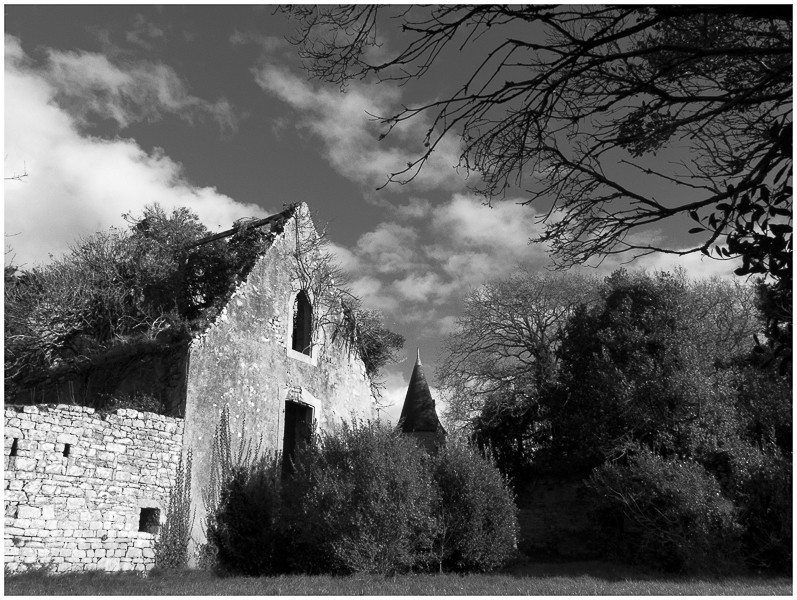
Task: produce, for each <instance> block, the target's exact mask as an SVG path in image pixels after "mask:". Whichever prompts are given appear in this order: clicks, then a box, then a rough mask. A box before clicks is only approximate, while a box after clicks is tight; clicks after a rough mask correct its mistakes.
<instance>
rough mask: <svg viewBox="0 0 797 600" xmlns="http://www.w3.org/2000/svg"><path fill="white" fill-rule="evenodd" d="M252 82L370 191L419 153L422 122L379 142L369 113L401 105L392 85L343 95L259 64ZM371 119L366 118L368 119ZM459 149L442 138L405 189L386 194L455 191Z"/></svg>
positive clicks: (351, 90) (407, 125)
mask: <svg viewBox="0 0 797 600" xmlns="http://www.w3.org/2000/svg"><path fill="white" fill-rule="evenodd" d="M254 74H255V81H256V82H257V84H258V85H259V86H260V87H261V88H262V89H263V90H264V91H265V92H267V93H269V94H272V95H274V96H276V97H277V98H279V99H280V100H282V101H284V102H286V103H287V104H288V105H290V106H291V107H292V108H293V109H294V110H295V111H296V113H297V119H296V124H297V127H298V128H299V129H300V130H302V131H304V132H307V133H309V134H310V135H312V136H315V137H317V138H318V139H320V140H321V142H322V143H323V151H324V155H325V157H326V158H327V160H328V161H329V163H330V164H331V165H332V167H333V168H334V169H335V170H337V171H338V172H339V173H341V174H342V175H343V176H344V177H347V178H348V179H350V180H352V181H355V182H357V183H361V184H363V185H366V186H368V187H369V188H371V189H373V188H375V187H378V186H381V185H383V184H384V183H385V181H386V179H387V175H388V174H389V173H392V172H397V171H399V170H401V169H403V168H404V167H405V166H406V165H407V163H408V162H410V161H412V160H414V159H416V158H417V157H418V153H419V151H421V152H422V151H423V148H422V145H421V142H422V140H423V135H424V133H425V131H426V129H428V124H427V123H426V122H425V121H424V120H423V119H422V118H418V119H413V120H412V121H410V122H407V123H404V124H402V125H400V126H398V127H396V128H395V129H394V130H393V132H392V133H391V134H390V136H389V137H387V138H385V139H383V140H381V141H380V139H379V137H380V133H381V132H382V131H383V129H384V128H383V126H382V125H380V124H379V123H378V122H376V120H375V119H374V117H373V115H379V116H384V115H389V114H392V113H394V112H395V111H396V109H397V108H398V107H399V105H400V93H401V92H400V90H399V88H397V87H388V86H368V87H367V88H366V87H362V86H359V85H357V84H356V83H354V84H352V85H351V86H350V87H349V89H348V90H347V92H346V93H340V91H339V90H338V89H337V88H331V87H326V86H314V85H312V84H311V83H309V82H308V81H306V80H305V79H303V78H301V77H299V76H297V75H296V74H294V73H293V72H291V71H290V70H288V69H286V68H285V67H282V66H277V65H274V64H271V63H264V64H262V65H261V66H260V67H258V68H256V69H255V70H254ZM369 115H370V116H369ZM457 149H458V145H457V142H455V141H450V140H445V142H444V143H443V144H441V145H440V146H439V147H438V148H437V150H436V151H435V153H433V154H432V156H431V158H430V159H429V161H428V163H427V164H426V166H425V167H424V169H423V171H422V172H421V174H420V175H419V177H418V178H417V179H416V180H415V181H414V182H413V184H412V186H411V187H410V188H406V187H400V186H389V187H388V188H386V189H388V190H389V191H398V190H399V189H400V190H401V191H402V192H406V191H407V190H408V189H422V188H424V187H426V188H428V187H430V186H431V187H434V188H440V189H448V190H453V189H459V188H461V187H462V178H461V177H460V175H459V174H458V173H457V171H456V170H455V169H454V168H453V166H454V165H456V164H457V161H458V152H457Z"/></svg>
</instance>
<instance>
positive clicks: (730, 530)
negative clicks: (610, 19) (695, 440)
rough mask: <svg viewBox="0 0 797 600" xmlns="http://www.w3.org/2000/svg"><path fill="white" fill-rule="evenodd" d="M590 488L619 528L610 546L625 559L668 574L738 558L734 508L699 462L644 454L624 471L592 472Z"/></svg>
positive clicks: (714, 566) (717, 566) (616, 468)
mask: <svg viewBox="0 0 797 600" xmlns="http://www.w3.org/2000/svg"><path fill="white" fill-rule="evenodd" d="M589 486H590V487H591V489H592V490H593V491H594V492H595V493H596V494H597V495H598V496H599V498H600V499H601V500H602V502H603V505H604V508H605V509H606V513H608V514H609V515H611V514H612V513H614V516H615V519H614V520H615V522H617V521H620V522H622V523H623V528H622V531H621V532H618V531H617V530H616V529H615V531H614V533H615V534H619V539H615V540H613V541H615V543H616V544H617V545H616V546H615V548H613V549H614V550H615V551H617V552H618V553H619V554H620V555H621V556H622V557H623V558H626V559H632V560H635V561H640V562H644V563H650V564H657V565H660V566H661V567H663V568H664V569H666V570H668V571H675V570H703V569H709V570H715V569H722V568H723V567H727V566H728V565H729V564H731V563H732V561H733V560H734V559H735V558H736V554H737V552H738V549H739V546H738V541H739V536H740V534H741V531H740V527H739V526H738V524H737V522H736V510H735V507H734V505H733V504H732V503H731V502H730V501H729V500H727V499H726V498H725V497H724V496H723V495H722V493H721V490H720V485H719V483H718V482H717V480H716V478H715V477H714V476H712V475H711V474H710V473H708V472H707V471H706V470H705V469H704V468H703V467H702V465H700V464H699V463H697V462H694V461H691V460H680V459H669V460H668V459H664V458H662V457H660V456H657V455H656V454H653V453H652V452H649V451H646V450H642V451H640V452H639V453H638V454H637V455H636V456H634V457H633V458H630V459H629V460H628V461H627V464H625V465H619V464H615V463H606V464H604V465H602V466H601V467H599V468H597V469H595V470H594V471H593V472H592V476H591V477H590V480H589ZM606 513H604V514H606ZM611 538H612V535H611V534H609V535H608V536H607V541H608V540H611Z"/></svg>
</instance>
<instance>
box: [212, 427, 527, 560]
mask: <svg viewBox="0 0 797 600" xmlns="http://www.w3.org/2000/svg"><path fill="white" fill-rule="evenodd" d="M222 426H225V423H222ZM227 437H229V436H227ZM217 439H219V440H222V441H223V439H226V438H225V435H217ZM218 446H220V447H226V446H229V443H228V442H227V443H220V444H218ZM217 456H218V457H220V462H222V463H224V464H225V465H227V466H225V467H224V468H222V469H219V470H218V471H219V473H221V472H222V471H223V472H224V473H226V474H220V475H219V476H218V477H217V479H218V480H219V482H220V483H221V485H220V488H219V492H218V499H217V501H214V502H210V503H209V504H210V505H212V506H216V507H217V508H216V510H214V511H212V514H211V515H210V518H209V519H208V548H207V549H206V555H207V556H211V557H212V558H213V563H214V566H215V568H216V569H217V570H218V571H220V572H223V573H240V574H246V575H264V574H271V573H276V572H285V571H292V572H305V573H380V574H393V573H400V572H408V571H411V570H428V569H431V568H438V569H440V570H442V569H443V568H444V567H445V568H450V569H456V570H460V571H473V570H475V571H489V570H492V569H495V568H497V567H499V566H501V565H502V564H504V563H505V562H506V561H507V559H508V558H509V557H510V556H511V555H512V553H513V552H514V547H515V543H516V536H517V518H516V509H515V506H514V502H513V498H512V495H511V492H510V491H509V489H508V487H507V485H506V483H505V481H504V479H503V477H502V476H501V474H500V472H499V471H498V470H497V469H496V468H495V466H493V465H492V464H491V462H490V461H489V460H486V459H485V458H483V457H482V456H481V455H480V454H479V453H478V452H477V451H475V450H473V449H471V448H470V447H468V446H467V445H466V444H465V443H464V442H454V443H452V444H451V446H450V447H448V448H444V449H443V450H441V451H440V453H439V454H438V455H437V456H436V457H432V456H429V455H428V454H427V453H426V452H425V451H424V450H423V449H422V448H421V447H420V446H419V445H418V444H417V443H416V441H415V440H413V439H412V438H411V437H408V436H406V435H404V434H402V433H400V432H398V431H396V430H395V429H393V428H392V427H390V426H388V425H387V424H384V423H381V422H379V421H376V422H371V421H367V422H356V421H355V422H354V423H353V424H351V425H348V424H343V426H342V427H341V428H339V429H338V430H337V431H335V432H333V433H326V434H322V435H320V436H318V437H317V438H316V439H315V440H314V441H313V443H312V444H310V445H308V446H306V447H304V448H302V449H299V450H298V452H297V453H296V455H295V457H294V459H295V460H294V468H293V469H292V472H290V473H288V472H283V471H282V469H281V468H280V465H279V461H277V460H275V459H270V460H263V459H259V460H255V461H247V460H244V461H243V462H241V463H240V465H239V466H235V465H233V466H231V467H230V466H229V465H230V464H233V463H234V462H235V461H232V462H231V461H230V456H231V453H230V452H227V451H223V452H218V453H217Z"/></svg>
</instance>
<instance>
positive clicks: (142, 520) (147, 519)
mask: <svg viewBox="0 0 797 600" xmlns="http://www.w3.org/2000/svg"><path fill="white" fill-rule="evenodd" d="M160 521H161V510H160V509H159V508H142V509H141V512H140V513H139V516H138V530H139V531H142V532H144V533H152V534H156V533H158V528H159V527H160Z"/></svg>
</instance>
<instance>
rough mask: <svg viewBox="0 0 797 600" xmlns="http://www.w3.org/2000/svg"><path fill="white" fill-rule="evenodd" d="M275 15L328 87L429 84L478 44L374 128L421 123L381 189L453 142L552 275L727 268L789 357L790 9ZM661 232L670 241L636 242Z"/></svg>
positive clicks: (491, 8) (308, 10) (349, 9)
mask: <svg viewBox="0 0 797 600" xmlns="http://www.w3.org/2000/svg"><path fill="white" fill-rule="evenodd" d="M285 10H286V12H288V13H289V14H290V15H291V16H292V17H294V18H295V19H296V21H297V33H296V35H295V36H294V37H293V39H292V41H293V42H294V43H295V44H296V45H297V46H298V49H299V54H300V56H301V57H302V58H303V59H304V64H305V68H306V69H307V70H308V72H309V73H310V74H311V75H312V76H314V77H317V78H319V79H321V80H324V81H327V82H331V83H334V84H337V85H339V86H340V87H341V88H345V87H346V85H347V84H349V82H351V81H353V80H360V79H366V80H375V81H378V82H397V83H400V84H407V83H410V82H412V81H413V80H416V79H420V78H423V77H427V76H432V77H433V76H434V73H440V70H439V69H440V68H441V65H442V64H443V63H444V61H445V58H444V57H445V56H446V55H447V54H448V55H449V56H451V55H453V54H454V53H459V52H460V51H463V50H467V49H468V48H470V47H472V48H477V49H478V52H479V55H478V56H479V57H480V58H479V59H478V60H476V62H474V63H473V64H472V66H471V67H470V68H468V69H466V70H465V71H466V73H465V75H463V77H462V80H460V81H458V82H455V83H453V84H452V85H451V86H450V87H449V88H448V89H442V90H439V91H438V95H437V97H436V98H435V99H433V100H427V99H424V98H418V99H417V101H416V102H415V103H414V104H409V103H408V104H407V105H406V106H402V108H401V109H400V110H399V111H398V112H396V113H395V114H387V115H379V116H378V117H379V119H380V122H381V123H382V124H383V125H384V126H385V131H384V133H383V136H386V135H390V132H391V131H392V130H393V129H394V128H395V127H397V126H398V125H399V124H401V123H403V122H405V121H408V120H416V121H420V122H422V123H425V124H428V129H427V131H426V134H425V137H424V139H423V140H418V142H419V146H418V153H417V158H416V159H415V160H413V161H411V162H410V163H409V164H406V165H397V169H396V171H394V172H392V173H389V174H386V179H387V182H388V183H389V182H399V183H401V182H407V181H409V180H411V179H413V178H414V177H415V176H416V175H417V174H418V172H419V171H420V170H421V169H422V168H423V167H424V165H425V164H426V162H427V160H428V159H429V157H430V156H431V155H432V153H433V152H434V151H435V149H436V148H438V146H439V144H440V142H441V140H442V139H443V138H444V137H445V136H447V135H449V134H453V135H456V136H459V138H460V140H461V145H460V156H459V165H458V166H459V167H460V168H463V169H464V170H465V171H467V172H468V173H470V172H473V173H475V174H477V175H479V176H480V177H479V178H478V180H479V183H476V184H475V185H474V189H475V190H476V191H477V192H479V193H480V194H482V195H483V197H484V199H485V201H486V202H487V203H490V202H492V201H494V200H497V199H500V198H503V197H504V196H505V195H506V194H507V193H509V192H511V191H513V189H514V190H517V191H519V192H520V193H522V194H524V195H525V196H526V198H527V200H526V203H527V204H531V205H534V206H536V207H538V208H539V209H540V210H541V211H542V212H543V214H544V215H545V223H546V228H545V230H544V233H543V234H542V235H541V236H540V237H539V240H540V241H545V242H548V243H550V245H551V248H552V250H553V256H554V258H555V260H557V261H558V262H559V263H560V264H561V265H564V266H567V265H570V264H574V263H580V262H586V261H589V260H591V259H592V260H600V259H601V257H605V256H606V255H609V254H615V253H621V252H631V253H633V254H634V255H643V254H647V253H651V252H666V253H672V254H679V255H682V254H687V253H691V252H702V253H704V254H707V255H710V256H712V257H714V258H718V259H725V258H731V257H741V259H742V261H743V264H742V266H741V267H740V268H739V269H738V271H737V273H738V274H739V275H749V274H754V275H760V276H763V277H765V278H767V279H768V281H769V282H770V283H771V284H772V285H771V287H769V288H767V289H766V290H765V291H766V293H768V294H769V296H770V301H771V308H772V313H771V315H770V319H771V320H772V325H771V328H770V329H771V331H770V334H771V336H772V337H773V338H775V339H780V340H781V343H782V345H783V346H784V347H790V340H791V285H792V284H791V282H792V272H791V253H792V242H791V234H792V224H791V208H792V187H791V186H792V183H791V171H792V147H791V146H792V141H791V140H792V11H791V7H790V6H788V5H780V6H771V5H767V6H763V5H762V6H742V5H727V6H718V5H676V6H665V5H661V6H651V7H643V6H635V5H624V6H608V7H607V6H597V5H587V6H569V5H568V6H556V5H541V6H535V5H530V6H529V5H510V6H496V5H477V6H462V5H445V6H425V7H413V6H401V7H378V6H375V5H356V6H329V5H327V6H312V7H311V6H292V7H290V8H286V9H285ZM385 32H388V33H387V34H386V33H385ZM385 41H386V43H385V46H384V47H382V43H383V42H385ZM436 69H437V70H436ZM430 74H431V75H430ZM441 79H449V76H447V77H446V78H441ZM439 87H440V85H438V88H439ZM670 222H672V223H673V224H674V225H675V226H676V228H678V229H679V230H680V231H681V232H683V233H685V234H687V229H688V234H687V235H685V236H681V238H680V239H676V241H674V242H671V243H665V242H664V241H661V239H660V238H659V237H657V236H656V235H652V232H651V230H652V229H653V228H656V227H660V226H662V225H664V224H665V223H670ZM690 222H691V225H690ZM685 239H688V240H694V241H692V242H688V241H684V240H685Z"/></svg>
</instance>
